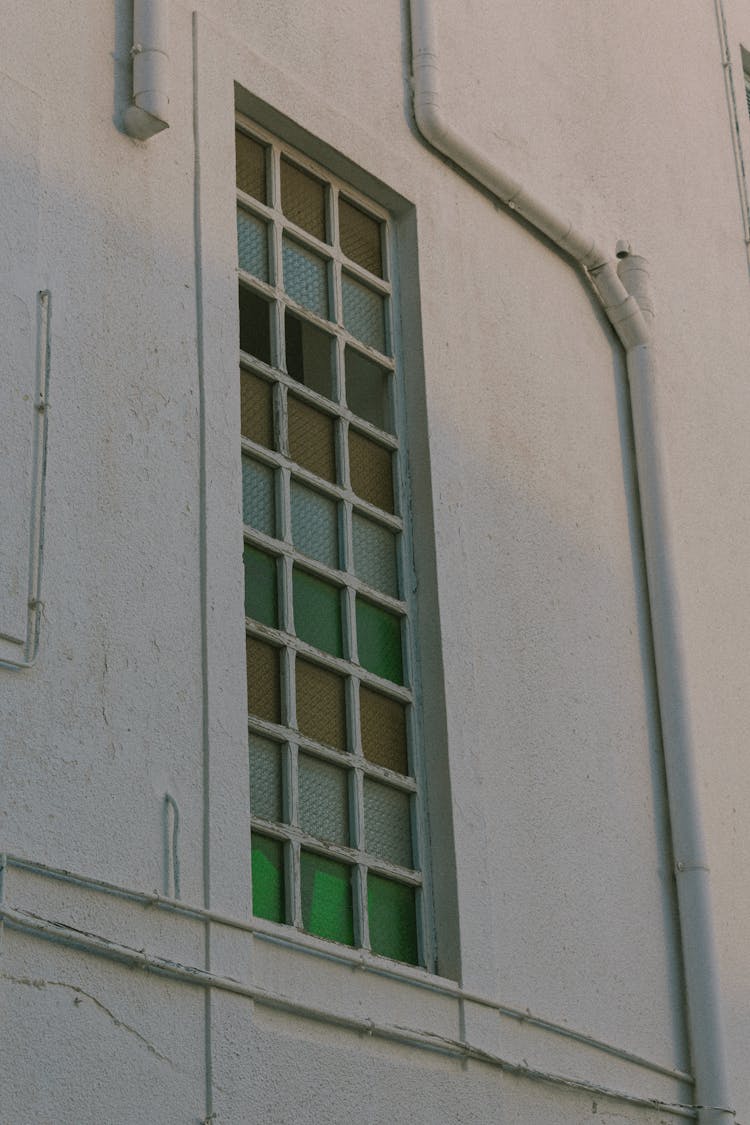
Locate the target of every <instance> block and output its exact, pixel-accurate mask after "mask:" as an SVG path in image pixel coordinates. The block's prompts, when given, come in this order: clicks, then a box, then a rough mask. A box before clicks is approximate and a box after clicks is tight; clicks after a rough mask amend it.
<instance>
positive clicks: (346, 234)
mask: <svg viewBox="0 0 750 1125" xmlns="http://www.w3.org/2000/svg"><path fill="white" fill-rule="evenodd" d="M339 228H340V231H341V249H342V250H343V251H344V253H345V254H346V256H347V258H351V260H352V261H353V262H356V263H357V265H359V266H362V268H363V269H366V270H369V271H370V273H376V274H377V275H378V277H382V276H383V251H382V247H381V241H380V223H379V222H378V221H377V219H373V218H371V216H370V215H366V214H365V213H364V211H360V209H359V207H354V206H353V204H351V203H347V201H346V200H345V199H343V198H341V197H339Z"/></svg>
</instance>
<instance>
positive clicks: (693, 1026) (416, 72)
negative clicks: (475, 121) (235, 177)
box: [410, 0, 735, 1125]
mask: <svg viewBox="0 0 750 1125" xmlns="http://www.w3.org/2000/svg"><path fill="white" fill-rule="evenodd" d="M433 8H434V5H433V3H432V2H431V0H410V15H411V34H412V69H413V77H412V81H413V92H414V116H415V119H416V123H417V127H418V129H419V131H420V133H421V134H422V136H423V137H424V139H425V140H426V141H427V142H428V144H429V145H430V146H431V147H433V148H436V149H437V150H438V151H440V152H441V153H443V154H444V155H445V156H447V157H448V158H449V159H450V160H452V161H453V162H454V163H455V164H457V165H458V166H459V167H460V168H461V169H462V170H464V171H465V172H468V173H469V174H470V175H471V176H472V177H473V178H474V179H475V180H477V181H478V182H479V183H480V184H482V185H483V186H484V187H485V188H488V189H489V190H490V191H491V192H492V193H493V194H494V195H495V196H496V197H497V198H498V199H499V200H500V201H501V202H503V203H505V204H506V205H507V206H508V207H509V208H510V209H511V210H512V211H514V212H516V213H517V214H519V215H521V216H522V217H523V218H524V219H525V220H526V222H528V223H529V224H530V225H531V226H533V227H535V228H536V229H537V230H539V231H541V232H542V233H543V234H545V235H546V236H547V238H549V239H550V240H551V241H552V242H554V243H555V245H556V246H558V247H559V248H560V249H561V250H563V251H564V252H565V253H566V254H567V255H568V256H569V257H570V258H572V259H573V261H574V262H575V263H576V264H577V265H578V266H580V267H581V268H582V269H583V270H584V272H585V274H586V276H587V277H588V278H589V279H590V281H591V282H592V284H593V286H594V289H595V291H596V293H597V296H598V297H599V300H600V301H601V304H602V307H603V308H604V311H605V313H606V315H607V317H608V319H609V321H610V322H611V324H612V325H613V327H614V329H615V331H616V333H617V335H618V338H619V339H620V341H621V343H622V345H623V347H624V349H625V354H626V361H627V371H628V383H629V386H630V397H631V403H632V411H633V426H634V430H635V442H636V463H637V467H638V479H639V489H640V501H641V513H642V515H641V519H642V527H643V540H644V548H645V554H646V571H647V576H648V598H649V608H650V614H651V623H652V630H653V636H654V652H655V659H656V671H657V692H658V701H659V711H660V715H661V728H662V743H663V747H664V761H665V772H666V776H667V794H668V803H669V813H670V831H671V837H672V851H673V856H674V862H675V880H676V885H677V902H678V910H679V919H680V935H681V940H682V956H683V966H684V971H685V991H686V1000H687V1012H688V1033H689V1038H690V1051H691V1056H692V1070H693V1073H694V1075H695V1101H696V1105H697V1107H698V1108H699V1121H700V1122H701V1125H730V1123H731V1122H733V1121H734V1116H735V1115H734V1112H733V1111H732V1110H731V1109H730V1108H729V1106H730V1097H729V1083H728V1078H727V1069H726V1051H725V1047H724V1036H723V1029H722V1025H721V1003H720V987H719V980H718V969H717V964H718V959H717V955H716V946H715V937H714V926H713V910H712V906H711V893H710V885H709V870H708V864H707V860H706V848H705V843H704V839H703V832H702V828H701V816H700V808H699V801H698V790H697V784H696V780H695V753H694V748H693V744H692V728H691V724H690V721H689V713H688V703H687V688H686V685H685V678H684V656H683V642H682V637H681V629H680V614H679V607H678V604H677V597H676V587H675V581H674V564H673V545H672V538H671V533H670V530H669V522H668V508H667V504H666V502H665V485H664V473H663V466H662V460H663V459H662V453H661V430H660V428H659V424H658V419H657V413H656V396H655V394H654V386H655V376H656V367H655V360H654V349H653V346H652V341H651V327H652V322H653V306H652V304H651V298H650V292H649V289H648V274H647V270H646V267H645V261H644V260H643V259H642V258H639V257H633V258H632V260H629V259H631V255H630V254H629V248H628V247H627V246H626V245H623V244H618V255H620V256H621V261H620V265H619V267H617V266H616V265H615V263H614V262H613V261H612V260H611V259H610V258H609V256H608V255H607V254H605V253H603V252H602V251H601V250H600V249H599V248H598V247H597V246H596V244H595V242H594V241H593V240H592V239H589V238H588V237H586V235H584V234H582V233H581V232H579V231H576V230H575V229H574V227H573V225H572V223H570V222H568V221H567V220H566V219H564V218H563V217H561V216H559V215H556V214H555V213H554V212H553V211H552V210H551V209H550V208H549V207H547V206H546V204H544V203H542V202H541V201H540V200H537V199H535V198H534V197H533V196H532V195H530V194H529V193H528V192H526V191H525V190H524V188H523V187H522V185H521V184H519V183H517V182H516V181H515V180H513V179H512V178H511V177H509V176H508V175H506V173H505V172H504V171H503V170H502V169H500V168H499V167H498V166H497V165H495V164H494V163H493V162H492V161H491V160H489V159H488V158H487V157H486V156H485V155H484V153H482V152H481V151H480V150H479V149H478V148H476V147H475V146H474V145H472V144H470V143H469V142H467V141H466V140H465V139H464V138H463V137H462V136H461V134H460V133H459V132H458V131H457V130H456V129H455V128H454V127H453V125H452V124H450V123H449V121H448V120H447V118H446V117H444V115H443V110H442V106H441V102H440V87H439V78H440V67H439V55H438V52H437V42H436V36H435V28H434V21H433Z"/></svg>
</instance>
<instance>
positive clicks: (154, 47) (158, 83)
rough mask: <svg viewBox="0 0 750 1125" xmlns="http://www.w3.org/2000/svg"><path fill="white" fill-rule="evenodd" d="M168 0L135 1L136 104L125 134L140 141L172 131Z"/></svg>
mask: <svg viewBox="0 0 750 1125" xmlns="http://www.w3.org/2000/svg"><path fill="white" fill-rule="evenodd" d="M168 32H169V19H168V12H167V0H133V47H132V49H131V52H130V55H131V58H132V60H133V104H132V105H130V106H128V108H127V109H126V110H125V114H124V118H123V121H124V125H125V131H126V132H127V133H129V134H130V136H131V137H135V138H136V139H137V140H139V141H147V140H148V139H149V137H153V136H154V134H155V133H160V132H161V131H162V129H168V128H169V121H168V116H169V92H168V89H169V88H168V83H167V72H168V69H169V53H168V43H169V35H168Z"/></svg>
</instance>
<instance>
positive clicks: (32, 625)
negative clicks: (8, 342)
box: [0, 289, 52, 672]
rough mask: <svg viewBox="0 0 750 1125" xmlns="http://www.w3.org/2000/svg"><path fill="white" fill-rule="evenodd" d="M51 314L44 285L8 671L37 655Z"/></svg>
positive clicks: (4, 664) (2, 661) (4, 661)
mask: <svg viewBox="0 0 750 1125" xmlns="http://www.w3.org/2000/svg"><path fill="white" fill-rule="evenodd" d="M51 318H52V299H51V296H50V292H49V290H48V289H42V290H40V292H39V293H38V294H37V359H36V367H37V376H36V378H37V386H36V398H35V401H34V411H35V420H34V447H33V468H32V479H33V501H32V508H31V520H30V523H31V530H30V533H29V580H28V589H27V614H26V636H25V638H23V640H22V641H21V643H22V644H23V646H24V655H23V660H13V659H12V658H11V657H2V658H0V668H7V669H8V670H9V671H11V672H22V671H25V670H26V669H28V668H33V666H34V664H36V659H37V656H38V655H39V631H40V628H41V613H42V600H41V598H42V562H43V560H44V525H45V515H46V498H47V431H48V428H49V383H50V323H51ZM3 636H4V638H5V639H6V640H13V641H16V642H18V638H15V637H9V636H7V635H6V634H3Z"/></svg>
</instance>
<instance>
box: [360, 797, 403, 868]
mask: <svg viewBox="0 0 750 1125" xmlns="http://www.w3.org/2000/svg"><path fill="white" fill-rule="evenodd" d="M365 848H366V849H367V851H368V852H369V853H370V855H376V856H379V857H380V858H381V859H388V860H390V862H391V863H398V864H400V866H401V867H411V865H412V862H413V860H412V851H411V823H410V816H409V795H408V793H402V792H401V790H400V789H392V788H391V786H390V785H381V783H380V782H379V781H373V780H372V778H371V777H366V778H365Z"/></svg>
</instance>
